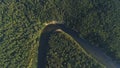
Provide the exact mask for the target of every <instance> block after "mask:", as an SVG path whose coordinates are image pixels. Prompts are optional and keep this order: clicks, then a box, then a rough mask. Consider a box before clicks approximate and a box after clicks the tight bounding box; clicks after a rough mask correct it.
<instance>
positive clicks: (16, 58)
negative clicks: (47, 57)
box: [0, 0, 42, 68]
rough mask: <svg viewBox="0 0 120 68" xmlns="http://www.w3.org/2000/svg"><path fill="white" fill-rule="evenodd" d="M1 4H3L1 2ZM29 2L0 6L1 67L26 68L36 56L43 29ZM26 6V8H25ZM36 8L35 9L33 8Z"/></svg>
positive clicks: (8, 2) (10, 2)
mask: <svg viewBox="0 0 120 68" xmlns="http://www.w3.org/2000/svg"><path fill="white" fill-rule="evenodd" d="M0 3H1V2H0ZM26 3H28V1H26V2H24V1H21V2H15V1H9V0H5V1H4V2H2V3H1V4H0V7H2V8H0V67H2V68H26V67H27V66H29V63H30V60H31V59H32V58H33V56H35V54H36V50H34V49H33V48H35V49H37V48H36V47H37V46H38V45H39V44H38V41H37V38H39V35H40V29H41V28H42V25H41V23H40V22H39V19H38V18H35V16H34V14H33V12H34V10H33V9H32V10H31V9H29V8H31V5H30V4H26ZM25 4H26V6H25ZM32 8H34V7H32Z"/></svg>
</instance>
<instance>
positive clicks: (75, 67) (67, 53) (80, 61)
mask: <svg viewBox="0 0 120 68" xmlns="http://www.w3.org/2000/svg"><path fill="white" fill-rule="evenodd" d="M58 38H59V39H58ZM49 46H50V47H49V51H48V53H47V64H46V67H47V68H57V67H58V68H104V66H103V65H102V64H100V63H98V62H97V61H96V60H95V59H94V58H93V57H91V56H90V55H89V54H88V53H86V52H85V51H84V49H82V47H81V46H80V45H79V44H78V43H76V42H75V41H74V39H73V38H71V37H70V36H68V35H67V34H65V33H64V32H62V33H57V32H55V33H53V34H51V36H50V40H49Z"/></svg>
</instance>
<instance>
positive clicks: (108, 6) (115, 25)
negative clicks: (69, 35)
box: [0, 0, 120, 68]
mask: <svg viewBox="0 0 120 68" xmlns="http://www.w3.org/2000/svg"><path fill="white" fill-rule="evenodd" d="M119 4H120V1H119V0H74V1H73V0H0V67H8V66H9V67H10V68H14V67H21V66H22V67H27V66H28V64H29V62H30V59H31V58H32V57H33V56H30V55H31V53H35V54H36V53H37V52H36V51H35V50H34V49H32V50H34V51H33V52H32V51H31V48H33V47H34V46H36V47H35V48H37V46H38V43H37V41H36V39H37V38H39V35H40V30H41V28H42V27H43V26H42V23H43V22H46V21H52V20H56V21H64V22H65V25H67V27H69V28H71V29H74V30H76V31H78V32H80V37H83V38H85V39H86V40H88V41H89V42H91V44H93V45H94V46H97V47H100V48H102V49H103V51H105V52H106V53H107V54H108V55H109V56H111V57H112V58H113V59H116V60H117V61H119V60H120V46H119V45H120V23H119V22H120V19H119V18H120V8H119ZM40 22H41V23H40ZM35 56H36V55H35ZM68 66H70V64H68Z"/></svg>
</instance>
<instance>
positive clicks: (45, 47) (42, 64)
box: [37, 24, 77, 68]
mask: <svg viewBox="0 0 120 68" xmlns="http://www.w3.org/2000/svg"><path fill="white" fill-rule="evenodd" d="M56 29H62V30H63V31H65V32H67V33H70V35H71V36H74V37H76V36H77V35H76V34H77V33H76V32H75V31H72V30H70V29H68V28H66V27H65V26H64V25H60V24H59V25H48V26H47V27H45V28H44V30H43V32H42V34H41V36H40V40H39V48H38V65H37V66H38V67H37V68H46V64H47V52H48V51H49V44H48V42H49V37H50V34H51V33H53V32H55V30H56Z"/></svg>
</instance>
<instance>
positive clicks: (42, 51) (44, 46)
mask: <svg viewBox="0 0 120 68" xmlns="http://www.w3.org/2000/svg"><path fill="white" fill-rule="evenodd" d="M48 37H49V34H47V33H44V32H43V33H42V34H41V37H40V41H39V48H38V65H37V66H38V68H46V64H47V52H48V50H49V45H48V41H49V38H48Z"/></svg>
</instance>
